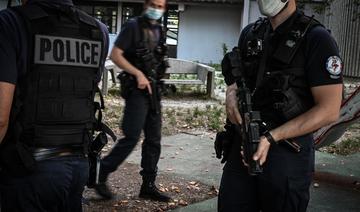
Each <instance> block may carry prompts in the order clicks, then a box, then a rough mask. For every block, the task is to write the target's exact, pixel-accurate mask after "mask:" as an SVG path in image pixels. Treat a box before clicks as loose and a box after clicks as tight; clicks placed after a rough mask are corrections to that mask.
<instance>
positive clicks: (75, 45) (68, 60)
mask: <svg viewBox="0 0 360 212" xmlns="http://www.w3.org/2000/svg"><path fill="white" fill-rule="evenodd" d="M101 52H102V46H101V42H99V41H91V40H81V39H74V38H66V37H54V36H46V35H35V58H34V63H35V64H46V65H68V66H83V67H94V68H95V67H96V68H97V67H99V66H100V56H101Z"/></svg>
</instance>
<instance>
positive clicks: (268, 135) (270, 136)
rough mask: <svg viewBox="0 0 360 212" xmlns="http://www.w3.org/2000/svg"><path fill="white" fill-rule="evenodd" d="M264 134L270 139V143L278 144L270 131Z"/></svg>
mask: <svg viewBox="0 0 360 212" xmlns="http://www.w3.org/2000/svg"><path fill="white" fill-rule="evenodd" d="M264 136H265V138H266V139H267V140H268V141H269V143H270V144H278V143H277V142H276V141H275V139H274V137H272V135H271V133H270V131H265V133H264Z"/></svg>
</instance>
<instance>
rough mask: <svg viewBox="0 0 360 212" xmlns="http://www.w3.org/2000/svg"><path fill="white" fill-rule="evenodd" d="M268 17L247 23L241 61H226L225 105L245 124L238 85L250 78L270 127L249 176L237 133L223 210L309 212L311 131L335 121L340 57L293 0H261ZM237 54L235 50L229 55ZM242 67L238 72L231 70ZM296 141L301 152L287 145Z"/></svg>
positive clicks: (221, 204) (321, 29) (320, 28)
mask: <svg viewBox="0 0 360 212" xmlns="http://www.w3.org/2000/svg"><path fill="white" fill-rule="evenodd" d="M257 2H258V5H259V8H260V11H261V13H262V14H263V15H265V16H266V18H265V19H260V20H259V21H257V22H256V23H253V24H250V25H248V26H247V27H245V28H244V30H243V31H242V33H241V36H240V41H239V46H238V48H239V51H240V60H239V61H240V65H239V66H238V67H237V68H235V69H234V67H235V66H236V65H235V66H234V65H232V63H231V61H230V60H229V59H228V58H226V57H225V58H224V60H223V74H224V76H225V80H226V83H227V85H228V88H227V93H226V111H227V116H228V118H229V120H230V121H231V122H232V123H233V124H235V125H241V124H242V119H241V115H240V113H239V110H238V99H237V95H236V93H237V89H238V83H239V79H244V80H245V82H246V83H245V84H246V86H247V87H248V88H249V89H250V90H251V92H252V101H253V108H254V110H258V111H260V114H261V118H262V121H264V122H266V124H267V127H268V130H269V131H267V132H265V134H264V135H263V136H261V137H260V143H259V145H258V148H257V151H256V152H255V154H254V155H253V156H251V157H252V159H253V160H254V161H259V163H260V164H261V165H262V168H263V172H262V174H259V175H258V176H250V175H249V174H248V171H247V167H246V165H247V164H245V163H244V161H243V154H241V141H240V140H239V139H238V138H237V137H235V136H234V137H235V138H233V139H234V141H233V143H232V146H231V148H230V149H229V151H230V152H229V156H228V158H227V163H226V165H225V167H224V172H223V176H222V180H221V185H220V192H219V199H218V210H219V211H226V212H231V211H247V212H251V211H254V212H255V211H263V212H277V211H286V212H293V211H298V212H305V211H306V208H307V205H308V202H309V186H310V183H311V179H312V173H313V171H314V140H313V138H312V134H311V133H312V132H314V131H315V130H317V129H319V128H321V127H323V126H325V125H327V124H329V123H332V122H334V121H335V120H337V118H338V116H339V109H340V105H341V100H342V66H343V64H342V61H341V59H340V57H339V51H338V48H337V45H336V43H335V41H334V39H333V38H332V37H331V35H330V34H329V32H328V31H327V30H326V29H325V28H324V27H323V26H322V25H321V24H320V23H319V22H317V21H316V20H314V19H313V18H311V17H308V16H305V15H304V14H303V13H302V12H300V11H299V10H297V8H296V1H295V0H271V1H270V0H258V1H257ZM230 54H231V53H230ZM232 70H237V71H232ZM284 139H292V140H293V141H295V142H296V143H297V144H298V145H299V146H301V152H300V153H296V152H295V151H292V150H291V149H289V148H287V147H288V146H287V145H285V142H284Z"/></svg>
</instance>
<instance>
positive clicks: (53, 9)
mask: <svg viewBox="0 0 360 212" xmlns="http://www.w3.org/2000/svg"><path fill="white" fill-rule="evenodd" d="M107 45H108V32H107V29H106V27H105V26H104V25H103V24H100V23H99V22H98V21H96V20H95V19H94V18H92V17H90V16H88V15H87V14H85V13H83V12H82V11H80V10H78V9H76V8H75V7H74V5H73V3H72V1H71V0H28V1H26V0H23V6H19V7H12V8H9V9H7V10H3V11H1V12H0V67H1V68H0V99H1V100H0V142H1V146H0V167H1V173H0V194H1V211H3V212H6V211H82V203H81V198H82V192H83V190H84V186H85V184H86V182H87V179H88V171H89V170H88V169H89V162H88V159H87V158H86V154H87V148H88V144H89V143H90V142H91V139H92V133H93V131H94V130H96V129H95V127H94V126H95V125H94V122H95V121H96V120H95V115H94V114H95V106H94V105H96V104H94V96H95V93H96V90H97V89H96V88H97V83H98V82H99V80H100V76H101V72H102V68H101V67H103V65H104V61H105V57H106V55H107V48H108V47H107Z"/></svg>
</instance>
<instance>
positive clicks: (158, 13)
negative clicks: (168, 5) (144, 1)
mask: <svg viewBox="0 0 360 212" xmlns="http://www.w3.org/2000/svg"><path fill="white" fill-rule="evenodd" d="M163 15H164V10H160V9H155V8H153V7H148V8H147V9H146V10H145V16H146V17H148V18H149V19H152V20H159V19H160V18H161V17H162V16H163Z"/></svg>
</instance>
